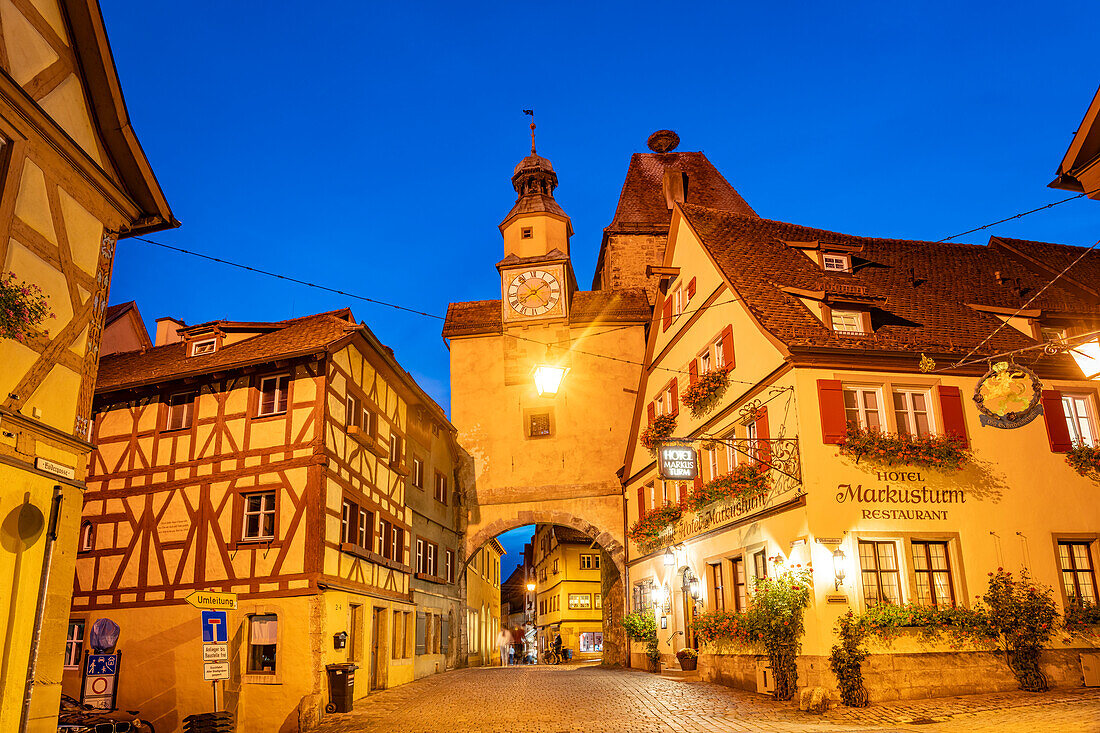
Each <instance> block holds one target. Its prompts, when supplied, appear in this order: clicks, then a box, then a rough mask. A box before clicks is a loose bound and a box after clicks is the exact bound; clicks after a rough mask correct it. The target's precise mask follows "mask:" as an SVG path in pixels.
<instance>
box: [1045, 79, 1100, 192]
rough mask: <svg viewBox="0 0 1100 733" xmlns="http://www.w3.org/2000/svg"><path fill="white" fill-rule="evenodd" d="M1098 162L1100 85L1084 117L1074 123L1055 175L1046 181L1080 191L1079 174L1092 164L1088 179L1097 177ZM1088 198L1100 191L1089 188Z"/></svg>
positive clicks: (1052, 184) (1082, 187) (1056, 185)
mask: <svg viewBox="0 0 1100 733" xmlns="http://www.w3.org/2000/svg"><path fill="white" fill-rule="evenodd" d="M1097 165H1100V89H1097V90H1096V94H1094V95H1093V97H1092V103H1091V104H1090V105H1089V108H1088V110H1087V111H1086V112H1085V118H1084V119H1083V120H1081V124H1080V125H1078V127H1077V132H1075V133H1074V135H1073V139H1072V140H1071V141H1070V144H1069V148H1068V149H1067V150H1066V154H1065V155H1064V156H1063V157H1062V162H1061V163H1060V164H1059V165H1058V172H1057V178H1055V179H1054V180H1053V181H1051V182H1050V183H1049V184H1048V185H1049V186H1050V188H1062V189H1065V190H1067V191H1078V192H1083V191H1084V190H1085V186H1084V185H1083V183H1082V181H1081V180H1080V179H1081V178H1082V174H1084V173H1085V171H1086V169H1089V168H1092V172H1091V174H1090V175H1088V178H1089V180H1090V181H1095V180H1096V166H1097ZM1089 193H1090V194H1091V196H1090V197H1089V198H1100V191H1090V192H1089Z"/></svg>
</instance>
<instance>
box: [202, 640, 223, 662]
mask: <svg viewBox="0 0 1100 733" xmlns="http://www.w3.org/2000/svg"><path fill="white" fill-rule="evenodd" d="M202 661H204V662H228V661H229V645H228V644H203V645H202Z"/></svg>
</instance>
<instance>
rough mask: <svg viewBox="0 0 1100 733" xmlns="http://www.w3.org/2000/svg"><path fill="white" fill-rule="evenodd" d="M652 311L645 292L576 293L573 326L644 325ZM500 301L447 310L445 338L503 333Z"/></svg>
mask: <svg viewBox="0 0 1100 733" xmlns="http://www.w3.org/2000/svg"><path fill="white" fill-rule="evenodd" d="M652 312H653V309H652V308H651V307H650V305H649V300H648V299H647V298H646V293H645V290H644V289H643V288H624V289H622V290H579V291H577V292H575V293H573V300H572V303H571V306H570V309H569V322H570V323H592V322H596V321H601V322H610V323H644V322H646V321H648V320H649V318H650V316H651V314H652ZM502 331H503V329H502V325H501V307H500V301H499V300H472V301H467V302H465V303H451V304H450V305H449V306H447V319H446V321H444V323H443V338H451V337H453V336H473V335H483V334H493V333H495V334H499V333H502Z"/></svg>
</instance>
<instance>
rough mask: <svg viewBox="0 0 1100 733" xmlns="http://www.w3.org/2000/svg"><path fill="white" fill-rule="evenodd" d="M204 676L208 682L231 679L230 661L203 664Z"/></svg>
mask: <svg viewBox="0 0 1100 733" xmlns="http://www.w3.org/2000/svg"><path fill="white" fill-rule="evenodd" d="M202 678H203V679H204V680H206V681H207V682H211V681H213V680H227V679H229V662H206V663H205V664H203V665H202Z"/></svg>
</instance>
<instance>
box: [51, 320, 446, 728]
mask: <svg viewBox="0 0 1100 733" xmlns="http://www.w3.org/2000/svg"><path fill="white" fill-rule="evenodd" d="M157 330H158V340H157V343H156V345H155V346H154V347H153V348H151V349H140V350H138V351H132V352H125V353H119V354H112V355H109V356H106V357H104V358H103V360H102V362H101V366H100V369H101V379H100V384H99V388H98V390H97V392H96V402H95V417H94V426H93V441H94V443H95V445H96V450H95V451H94V453H93V454H92V459H91V466H90V469H89V489H88V492H87V494H86V496H85V502H84V518H83V526H82V530H81V545H80V552H79V555H78V559H77V573H76V583H75V589H74V597H73V604H72V618H73V619H74V620H77V621H84V622H86V623H90V622H91V621H92V620H94V619H95V618H97V617H99V616H109V617H110V618H112V619H113V620H115V621H116V622H117V623H119V624H120V626H121V627H122V635H121V638H120V641H119V646H120V648H122V649H123V650H124V651H125V652H126V654H125V662H124V664H125V666H126V669H125V670H124V674H123V677H122V681H121V685H120V689H119V693H118V699H119V704H120V706H121V707H124V708H134V709H140V710H141V711H142V714H143V716H148V717H150V718H151V719H152V720H153V722H154V723H155V725H156V727H157V729H158V730H175V729H176V728H177V727H178V726H179V725H180V723H181V718H182V716H183V715H186V714H188V713H190V712H194V711H196V710H205V709H209V705H210V704H211V684H210V683H209V682H204V681H203V673H202V670H203V657H202V653H203V652H202V646H203V645H202V643H201V634H200V620H199V611H198V610H196V609H195V608H193V607H192V606H190V605H188V604H187V603H186V601H185V599H186V598H187V596H188V595H189V594H191V593H192V592H193V591H196V590H208V591H226V592H231V593H236V594H237V596H238V598H239V605H238V606H237V608H236V610H234V611H230V613H229V618H228V626H229V661H230V668H231V674H230V679H229V680H227V681H226V682H225V683H224V690H223V691H222V693H223V695H224V702H221V703H220V706H221V707H222V708H223V709H227V710H230V711H232V712H233V713H235V715H236V719H237V721H238V728H237V729H238V730H241V731H264V732H265V733H268V732H270V731H297V730H299V729H303V728H306V727H308V726H309V725H311V724H312V723H313V722H315V721H316V720H317V718H318V716H319V715H320V714H321V711H322V709H323V708H324V706H325V704H326V703H327V702H328V697H329V690H328V683H327V679H326V669H325V667H326V665H328V664H333V663H344V662H352V663H356V664H358V665H359V672H358V674H357V679H356V684H355V691H356V692H355V694H356V696H363V695H365V694H367V692H369V691H370V690H372V689H380V688H385V687H390V686H392V685H396V684H400V683H403V682H407V681H410V680H412V679H413V661H414V660H413V657H414V642H415V629H416V620H415V619H416V608H415V607H414V605H413V602H412V600H413V599H412V595H411V586H410V579H411V577H412V575H413V572H414V567H413V565H412V563H413V562H414V555H413V552H414V548H415V537H414V535H413V531H412V516H411V511H410V510H409V509H408V508H407V506H406V497H405V492H406V489H407V482H408V478H409V475H410V458H409V457H410V452H409V448H408V446H409V435H410V429H411V426H410V415H420V418H419V419H420V421H421V422H424V423H425V425H427V426H428V428H427V429H428V430H429V431H430V425H431V424H435V425H437V426H439V428H440V429H442V430H444V431H447V432H448V433H452V432H453V428H451V427H450V424H449V423H448V422H447V420H446V417H445V416H444V414H443V412H442V410H441V409H440V408H439V407H438V406H437V405H436V404H435V403H434V402H433V401H432V400H431V399H430V398H429V397H428V396H427V395H426V394H425V393H424V392H423V391H422V390H421V389H420V388H419V387H418V386H417V385H416V383H415V381H414V380H413V379H412V378H411V377H410V376H409V375H408V374H407V373H406V372H405V371H404V370H403V369H402V368H401V367H400V366H399V365H398V363H397V362H396V360H395V359H394V356H393V354H392V352H391V351H390V350H389V349H387V348H386V347H385V346H383V345H382V344H381V343H380V342H379V341H378V339H377V338H376V337H375V336H374V335H373V334H372V333H371V331H370V330H369V329H368V328H367V327H366V326H364V325H361V324H357V323H356V322H355V321H354V319H353V317H352V314H351V313H350V311H348V310H341V311H334V312H329V313H321V314H317V315H313V316H307V317H303V318H296V319H292V320H288V321H280V322H276V323H255V322H249V323H243V322H230V321H215V322H210V323H204V324H199V325H194V326H186V325H184V324H182V323H180V322H178V321H174V320H165V321H162V322H160V323H159V324H158V329H157ZM413 455H418V454H413ZM448 455H451V454H448ZM449 460H450V462H449V463H444V464H441V465H440V469H441V470H445V471H447V472H448V475H449V476H453V475H454V471H453V465H454V461H453V459H449ZM452 549H454V550H456V551H457V549H458V548H457V546H455V547H454V548H452ZM455 562H456V563H457V562H458V559H457V558H456V560H455ZM66 684H67V686H68V687H69V688H70V689H73V688H75V685H76V684H77V678H76V675H73V677H72V678H71V679H68V680H67V681H66Z"/></svg>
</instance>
